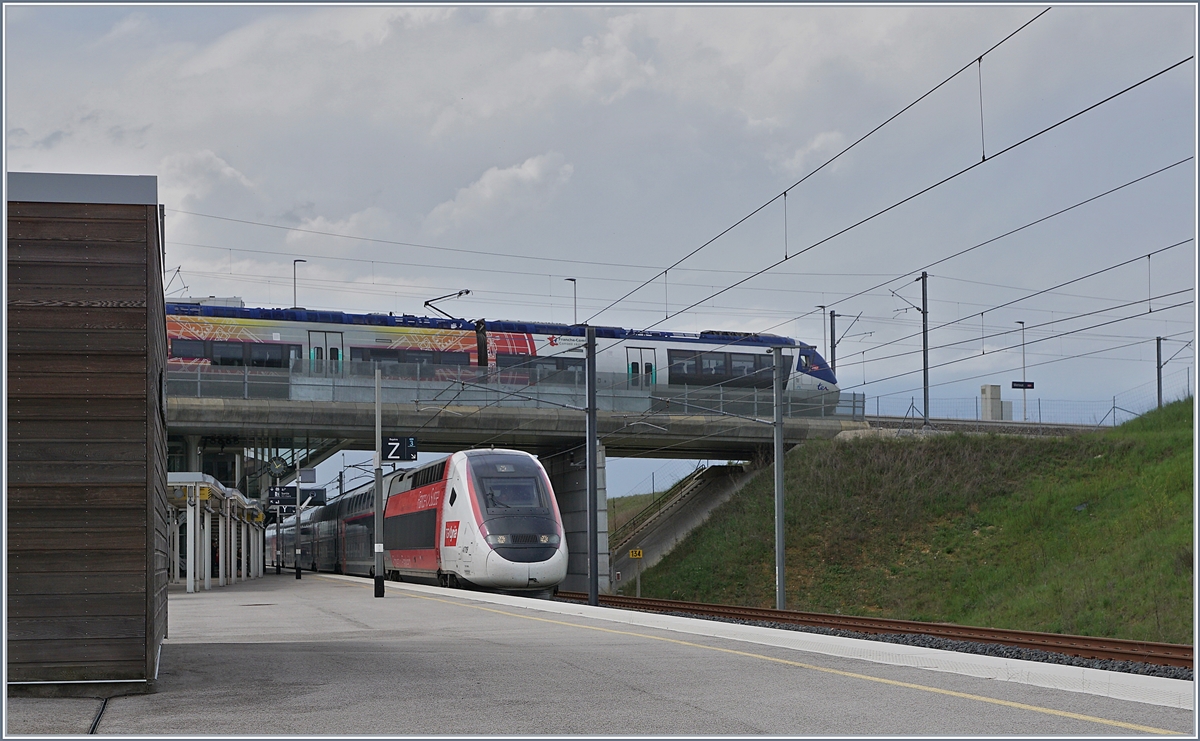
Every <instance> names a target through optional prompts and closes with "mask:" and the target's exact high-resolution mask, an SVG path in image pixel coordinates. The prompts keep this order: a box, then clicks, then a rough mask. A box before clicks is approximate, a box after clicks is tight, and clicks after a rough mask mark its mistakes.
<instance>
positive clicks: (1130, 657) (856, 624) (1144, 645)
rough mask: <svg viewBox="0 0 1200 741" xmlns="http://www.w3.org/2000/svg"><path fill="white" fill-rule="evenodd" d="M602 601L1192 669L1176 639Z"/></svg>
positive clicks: (582, 597)
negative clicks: (1158, 640) (1134, 638)
mask: <svg viewBox="0 0 1200 741" xmlns="http://www.w3.org/2000/svg"><path fill="white" fill-rule="evenodd" d="M557 597H558V599H563V600H569V601H572V602H587V595H586V594H584V593H583V592H559V593H558V595H557ZM600 604H601V605H603V606H606V607H618V608H622V609H627V610H643V611H647V612H671V613H683V614H687V615H697V616H703V617H716V618H730V619H736V620H761V621H764V622H772V623H790V624H793V625H805V626H809V627H814V628H830V629H833V630H851V631H857V632H859V633H908V634H917V635H929V636H937V637H939V638H948V639H950V640H956V641H975V642H978V643H997V644H1002V645H1005V646H1016V647H1019V648H1032V649H1040V650H1042V651H1050V652H1054V653H1060V654H1066V655H1068V656H1079V657H1082V658H1087V659H1110V660H1116V661H1138V662H1143V663H1147V664H1159V665H1163V666H1179V667H1186V668H1188V669H1191V668H1192V647H1191V646H1181V645H1176V644H1173V643H1154V642H1150V641H1128V640H1121V639H1117V638H1093V637H1090V636H1073V635H1063V634H1060V633H1034V632H1032V631H1026V630H1007V629H1003V628H975V627H971V626H968V625H954V624H951V623H921V622H917V621H915V620H892V619H889V618H873V617H853V616H850V615H828V614H825V613H820V612H797V611H793V610H772V609H768V608H759V607H733V606H730V605H706V604H702V603H699V602H680V601H678V600H666V599H649V598H645V597H642V598H638V597H624V596H620V595H609V594H602V595H600Z"/></svg>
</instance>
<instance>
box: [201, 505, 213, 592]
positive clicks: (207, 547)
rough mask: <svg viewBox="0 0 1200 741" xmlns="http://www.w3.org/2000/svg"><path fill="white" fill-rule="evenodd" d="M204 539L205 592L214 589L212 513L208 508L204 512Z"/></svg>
mask: <svg viewBox="0 0 1200 741" xmlns="http://www.w3.org/2000/svg"><path fill="white" fill-rule="evenodd" d="M201 537H202V538H203V539H204V544H203V548H202V549H201V559H202V560H203V563H201V564H200V568H202V569H204V591H208V590H210V589H212V512H209V511H208V509H207V508H205V510H204V535H203V536H201Z"/></svg>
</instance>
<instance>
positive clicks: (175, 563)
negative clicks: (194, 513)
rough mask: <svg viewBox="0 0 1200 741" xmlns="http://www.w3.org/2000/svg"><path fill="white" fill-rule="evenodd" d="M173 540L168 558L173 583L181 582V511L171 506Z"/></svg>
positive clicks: (168, 550) (169, 545)
mask: <svg viewBox="0 0 1200 741" xmlns="http://www.w3.org/2000/svg"><path fill="white" fill-rule="evenodd" d="M169 532H170V533H171V542H170V543H168V544H167V558H170V559H171V571H170V573H171V583H172V584H178V583H179V511H178V510H176V509H175V508H174V507H171V528H170V530H169Z"/></svg>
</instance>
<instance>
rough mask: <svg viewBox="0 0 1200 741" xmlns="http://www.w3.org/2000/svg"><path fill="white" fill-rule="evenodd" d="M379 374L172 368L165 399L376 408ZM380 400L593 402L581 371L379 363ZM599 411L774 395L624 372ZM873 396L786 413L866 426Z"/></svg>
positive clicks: (798, 404) (349, 369) (679, 410)
mask: <svg viewBox="0 0 1200 741" xmlns="http://www.w3.org/2000/svg"><path fill="white" fill-rule="evenodd" d="M375 368H376V365H375V364H373V363H370V362H361V361H341V362H331V361H325V362H324V363H322V362H320V361H317V362H310V361H306V360H298V361H295V362H294V363H293V364H292V367H290V368H261V367H251V366H212V365H200V364H196V365H194V366H191V367H184V366H172V367H169V368H168V372H167V394H168V395H170V396H176V397H193V398H226V399H228V398H234V399H288V400H292V401H331V402H347V403H353V402H359V403H372V402H374V401H375V382H374V376H375ZM378 368H379V370H380V376H381V388H380V395H381V397H382V401H383V402H385V403H389V404H394V403H400V404H415V405H416V407H417V408H418V409H421V408H422V407H423V406H428V407H431V408H436V407H441V406H446V405H452V406H467V407H482V406H505V407H510V406H511V407H532V408H543V407H544V408H560V409H561V408H566V409H579V410H582V409H583V408H584V407H585V406H586V403H587V394H586V387H585V385H584V381H583V377H582V375H583V374H582V373H580V372H578V371H575V370H554V369H537V368H528V369H525V368H521V369H501V370H498V371H497V370H495V369H488V368H478V367H475V366H464V365H433V364H416V363H380V364H378ZM596 375H597V377H596V381H597V384H596V386H597V398H596V403H597V407H598V408H599V410H600V411H605V412H634V413H645V412H651V413H665V414H695V415H716V416H723V415H728V416H738V417H754V418H757V419H767V420H769V419H771V418H772V416H773V415H774V395H773V392H772V390H771V389H769V388H768V389H756V388H738V387H728V386H716V387H710V386H704V387H695V386H686V385H683V386H669V385H666V384H647V383H645V382H644V381H643V380H642V379H639V378H636V377H635V378H632V379H631V378H630V377H629V376H628V375H626V374H622V373H598V374H596ZM865 404H866V397H865V396H864V395H863V394H855V393H840V394H839V393H833V394H828V393H823V392H809V391H801V390H797V391H787V392H785V394H784V415H785V416H788V417H799V416H804V417H838V418H843V419H846V418H849V419H858V420H861V419H863V417H864V415H865V412H866V406H865Z"/></svg>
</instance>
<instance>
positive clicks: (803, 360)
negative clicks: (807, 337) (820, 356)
mask: <svg viewBox="0 0 1200 741" xmlns="http://www.w3.org/2000/svg"><path fill="white" fill-rule="evenodd" d="M808 366H809V359H808V356H807V355H801V356H800V369H801V370H808Z"/></svg>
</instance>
